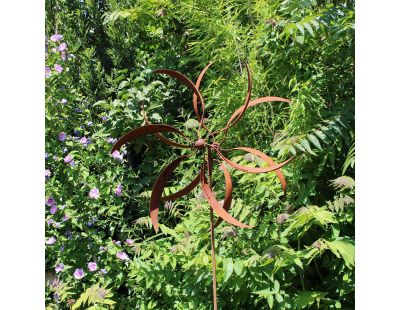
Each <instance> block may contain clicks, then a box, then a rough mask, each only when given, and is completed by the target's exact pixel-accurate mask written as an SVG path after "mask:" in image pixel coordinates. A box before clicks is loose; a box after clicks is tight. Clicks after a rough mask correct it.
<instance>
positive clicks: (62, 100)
mask: <svg viewBox="0 0 400 310" xmlns="http://www.w3.org/2000/svg"><path fill="white" fill-rule="evenodd" d="M67 102H68V100H67V99H64V98H63V99H61V101H60V103H61V104H66V103H67Z"/></svg>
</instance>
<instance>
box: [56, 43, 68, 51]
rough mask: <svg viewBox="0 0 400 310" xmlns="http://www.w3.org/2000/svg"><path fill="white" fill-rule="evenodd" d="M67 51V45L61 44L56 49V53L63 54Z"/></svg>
mask: <svg viewBox="0 0 400 310" xmlns="http://www.w3.org/2000/svg"><path fill="white" fill-rule="evenodd" d="M66 49H67V43H61V44H60V46H59V47H57V51H59V52H64V51H65V50H66Z"/></svg>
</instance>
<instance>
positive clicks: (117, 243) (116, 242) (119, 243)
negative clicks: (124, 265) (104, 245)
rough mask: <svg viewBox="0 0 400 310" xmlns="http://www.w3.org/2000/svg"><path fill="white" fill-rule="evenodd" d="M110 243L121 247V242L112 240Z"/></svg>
mask: <svg viewBox="0 0 400 310" xmlns="http://www.w3.org/2000/svg"><path fill="white" fill-rule="evenodd" d="M112 242H113V243H114V244H116V245H119V246H121V241H115V240H113V241H112Z"/></svg>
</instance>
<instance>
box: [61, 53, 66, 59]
mask: <svg viewBox="0 0 400 310" xmlns="http://www.w3.org/2000/svg"><path fill="white" fill-rule="evenodd" d="M61 59H62V60H64V61H65V60H67V53H65V52H61Z"/></svg>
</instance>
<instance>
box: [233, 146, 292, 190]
mask: <svg viewBox="0 0 400 310" xmlns="http://www.w3.org/2000/svg"><path fill="white" fill-rule="evenodd" d="M230 150H242V151H245V152H248V153H250V154H253V155H256V156H258V157H260V158H261V159H262V160H264V161H266V162H267V163H268V164H269V165H270V166H277V164H276V163H275V162H274V161H273V160H272V158H271V157H269V156H268V155H266V154H264V153H263V152H260V151H259V150H256V149H252V148H250V147H241V146H239V147H234V148H231V149H226V151H230ZM272 172H273V173H275V174H276V176H277V177H278V179H279V181H280V183H281V185H282V189H283V192H284V193H285V194H286V180H285V176H284V175H283V173H282V170H281V169H276V170H273V171H272Z"/></svg>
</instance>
